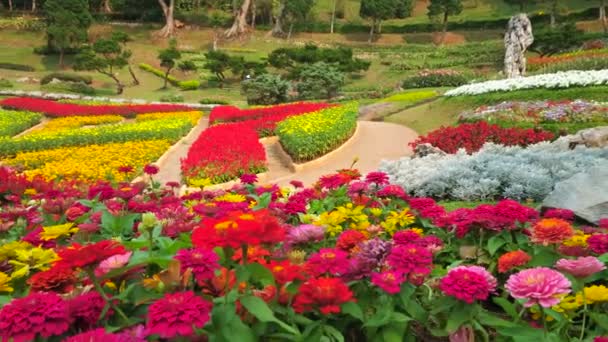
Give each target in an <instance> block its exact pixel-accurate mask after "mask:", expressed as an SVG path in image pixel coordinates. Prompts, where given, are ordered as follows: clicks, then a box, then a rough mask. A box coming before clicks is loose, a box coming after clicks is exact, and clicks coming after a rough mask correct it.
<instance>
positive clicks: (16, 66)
mask: <svg viewBox="0 0 608 342" xmlns="http://www.w3.org/2000/svg"><path fill="white" fill-rule="evenodd" d="M0 69H6V70H17V71H36V69H35V68H34V67H32V66H29V65H24V64H16V63H0Z"/></svg>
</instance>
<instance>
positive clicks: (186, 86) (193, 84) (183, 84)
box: [139, 63, 201, 90]
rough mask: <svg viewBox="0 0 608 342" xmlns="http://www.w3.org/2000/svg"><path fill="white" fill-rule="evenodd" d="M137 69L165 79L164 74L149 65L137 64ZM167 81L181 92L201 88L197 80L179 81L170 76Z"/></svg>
mask: <svg viewBox="0 0 608 342" xmlns="http://www.w3.org/2000/svg"><path fill="white" fill-rule="evenodd" d="M139 68H140V69H141V70H143V71H147V72H149V73H151V74H153V75H156V76H158V77H160V78H162V79H165V73H164V72H163V71H162V70H159V69H156V68H155V67H153V66H151V65H150V64H146V63H141V64H139ZM167 80H168V81H169V83H171V84H172V85H174V86H176V87H178V88H180V89H181V90H196V89H198V88H200V87H201V82H200V81H197V80H190V81H180V80H178V79H177V78H175V77H174V76H171V75H169V76H168V78H167Z"/></svg>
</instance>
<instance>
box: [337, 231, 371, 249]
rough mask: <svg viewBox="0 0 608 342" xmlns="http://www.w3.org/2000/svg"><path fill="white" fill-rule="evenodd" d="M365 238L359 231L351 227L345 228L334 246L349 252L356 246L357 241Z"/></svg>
mask: <svg viewBox="0 0 608 342" xmlns="http://www.w3.org/2000/svg"><path fill="white" fill-rule="evenodd" d="M365 240H367V237H366V236H365V234H363V233H361V232H360V231H358V230H352V229H351V230H347V231H345V232H343V233H342V234H340V236H339V237H338V241H336V248H338V249H341V250H343V251H347V252H350V251H351V250H352V249H353V248H355V247H357V245H359V243H361V242H363V241H365Z"/></svg>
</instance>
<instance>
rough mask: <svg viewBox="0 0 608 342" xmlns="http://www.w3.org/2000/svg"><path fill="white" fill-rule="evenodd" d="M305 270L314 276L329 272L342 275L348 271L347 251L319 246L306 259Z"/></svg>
mask: <svg viewBox="0 0 608 342" xmlns="http://www.w3.org/2000/svg"><path fill="white" fill-rule="evenodd" d="M305 267H306V270H307V271H308V272H310V273H311V274H313V275H315V276H319V275H322V274H324V273H329V274H332V275H344V274H346V273H347V272H348V269H349V261H348V253H346V252H344V251H342V250H339V249H336V248H321V249H320V250H319V252H317V253H315V254H313V255H311V256H310V258H309V259H308V260H307V261H306V266H305Z"/></svg>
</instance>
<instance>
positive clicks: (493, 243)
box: [488, 235, 507, 256]
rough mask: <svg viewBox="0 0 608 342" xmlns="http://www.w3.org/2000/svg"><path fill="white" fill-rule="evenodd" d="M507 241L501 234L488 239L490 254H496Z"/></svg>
mask: <svg viewBox="0 0 608 342" xmlns="http://www.w3.org/2000/svg"><path fill="white" fill-rule="evenodd" d="M506 243H507V242H506V241H505V240H504V239H503V238H502V236H501V235H495V236H492V237H491V238H490V239H489V240H488V252H489V253H490V255H492V256H493V255H494V254H495V253H496V251H498V249H500V247H502V246H504V245H505V244H506Z"/></svg>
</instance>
